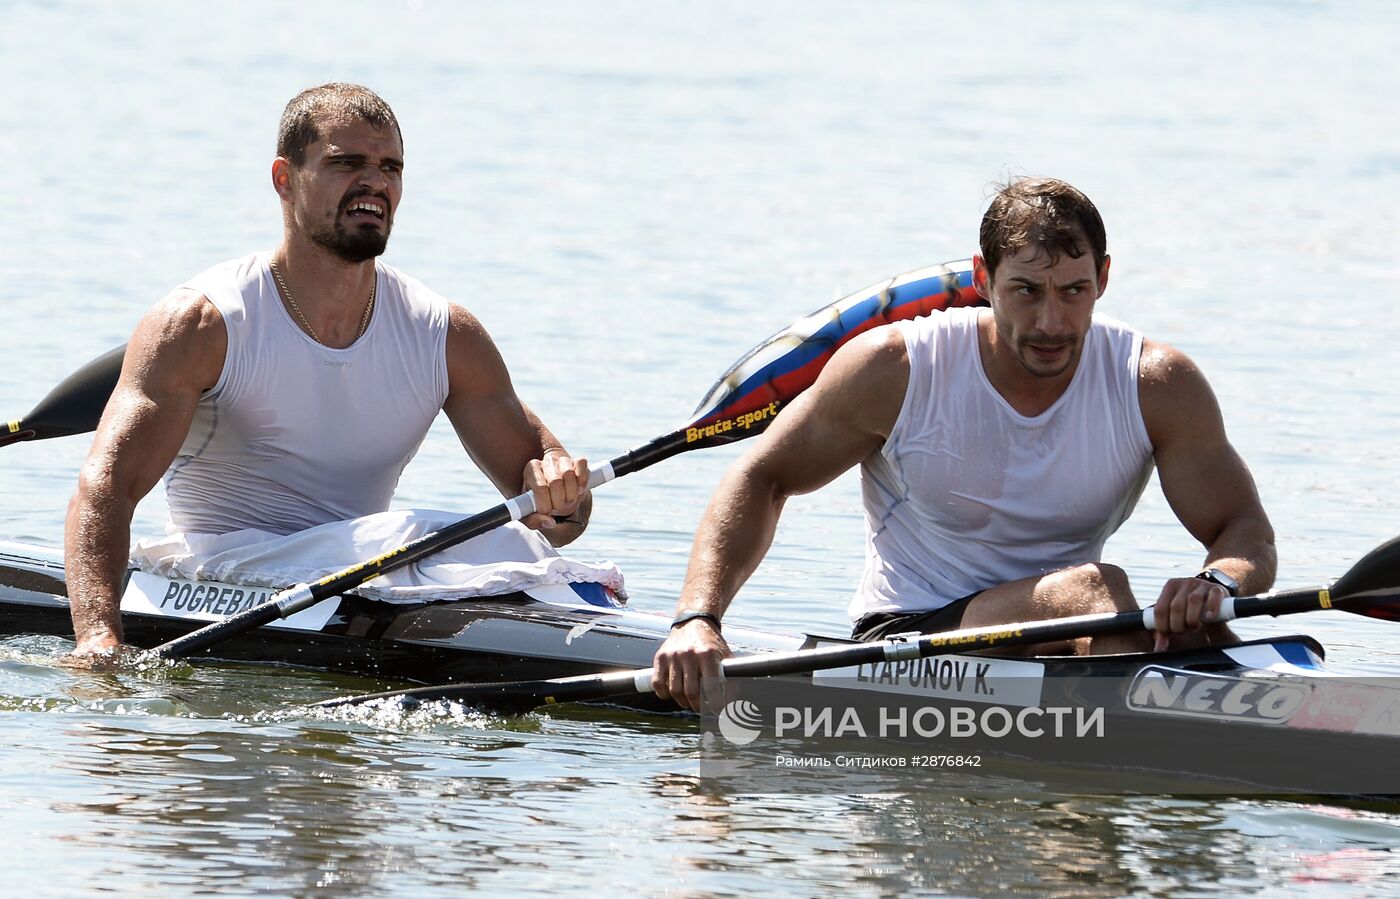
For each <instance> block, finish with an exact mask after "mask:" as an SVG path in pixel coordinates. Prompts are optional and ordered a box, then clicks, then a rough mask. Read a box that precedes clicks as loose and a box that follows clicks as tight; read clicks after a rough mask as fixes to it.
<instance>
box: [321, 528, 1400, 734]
mask: <svg viewBox="0 0 1400 899" xmlns="http://www.w3.org/2000/svg"><path fill="white" fill-rule="evenodd" d="M1323 609H1337V610H1340V611H1344V612H1354V613H1356V614H1358V615H1366V616H1369V617H1372V618H1382V619H1385V620H1387V621H1396V620H1400V537H1397V538H1395V539H1393V540H1390V541H1388V542H1387V543H1384V544H1382V545H1381V546H1378V547H1376V548H1375V549H1373V550H1371V551H1370V552H1369V553H1367V554H1366V555H1365V556H1363V557H1362V558H1361V559H1360V560H1359V561H1357V563H1356V564H1355V565H1353V566H1352V567H1351V569H1350V570H1349V571H1348V572H1347V573H1346V574H1344V575H1342V576H1341V577H1340V578H1338V579H1337V581H1336V583H1334V584H1333V585H1332V586H1331V587H1310V588H1307V589H1302V590H1281V591H1276V592H1273V593H1265V594H1261V595H1259V596H1241V597H1237V598H1226V600H1225V601H1224V603H1222V604H1221V609H1220V618H1219V619H1218V620H1219V621H1231V620H1234V619H1236V618H1250V617H1254V616H1258V615H1289V614H1294V613H1298V612H1316V611H1320V610H1323ZM1153 618H1154V616H1153V610H1152V609H1150V608H1148V609H1142V610H1139V611H1136V612H1105V613H1101V614H1096V615H1076V616H1074V617H1071V618H1058V619H1050V620H1047V621H1032V622H1027V623H1024V624H1007V625H996V626H992V627H979V628H969V629H967V630H958V631H946V632H944V633H939V634H928V635H925V636H920V637H910V638H900V637H896V638H893V639H889V640H884V641H880V642H871V643H854V644H840V645H836V646H824V647H820V648H818V649H800V650H796V651H793V652H775V653H759V654H757V655H749V656H739V657H735V658H729V659H725V661H724V663H723V667H724V675H725V677H772V676H776V675H783V674H805V673H807V672H811V671H825V670H830V669H832V668H846V667H849V666H852V665H870V664H877V663H880V662H900V661H906V660H909V659H918V658H923V657H925V656H931V655H935V654H937V653H940V652H977V651H980V650H987V649H999V648H1001V647H1005V646H1025V645H1028V644H1032V643H1044V642H1048V641H1050V640H1069V639H1074V638H1077V637H1091V636H1096V635H1099V634H1116V633H1127V632H1131V631H1137V630H1152V629H1153ZM652 671H653V669H651V668H641V669H637V670H633V671H614V672H609V673H606V674H585V675H578V676H575V677H562V678H557V679H554V680H542V681H511V682H506V683H488V684H446V685H442V686H436V687H414V688H412V689H407V690H393V691H390V692H387V693H371V694H366V695H363V696H348V697H343V698H340V699H328V700H326V701H324V702H318V703H316V704H315V707H322V708H336V707H340V706H348V705H360V704H362V703H366V702H373V701H376V700H397V701H399V702H401V703H402V704H403V705H404V706H405V707H406V708H414V707H416V706H418V705H421V704H422V703H424V702H433V701H437V700H451V701H453V702H460V703H463V704H465V705H471V706H480V707H484V708H494V709H501V710H518V711H524V710H528V709H532V708H535V707H537V706H541V705H553V704H555V703H561V702H584V701H588V700H599V699H606V698H608V697H610V696H623V695H627V694H638V693H649V692H651V681H652Z"/></svg>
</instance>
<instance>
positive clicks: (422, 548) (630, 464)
mask: <svg viewBox="0 0 1400 899" xmlns="http://www.w3.org/2000/svg"><path fill="white" fill-rule="evenodd" d="M766 425H767V422H766V421H765V422H760V423H757V424H755V425H754V426H753V427H751V428H750V429H748V430H745V431H740V432H738V433H739V434H741V435H742V436H751V435H753V434H756V433H758V432H759V431H761V430H762V429H763V427H765V426H766ZM692 430H693V429H692V428H691V427H689V426H688V427H685V428H680V429H678V430H676V431H673V432H671V433H670V434H667V435H665V436H664V437H658V438H657V439H655V440H653V441H651V442H650V443H647V444H645V445H643V446H639V447H637V448H636V449H633V450H629V451H627V452H625V453H623V454H622V455H620V456H618V457H617V458H615V459H613V460H612V461H610V462H608V464H607V465H606V466H604V467H603V468H602V469H600V470H599V475H600V476H601V481H600V482H599V483H597V484H594V482H593V479H592V478H591V477H590V479H589V486H590V488H591V487H593V486H602V484H606V483H607V482H608V481H611V480H614V479H616V478H620V477H622V476H623V475H625V474H630V473H632V472H634V471H640V470H641V469H643V468H646V467H648V466H651V465H655V464H656V463H657V462H660V461H662V460H663V459H669V458H670V457H671V456H675V455H678V454H680V453H683V452H685V451H687V450H691V449H698V448H700V447H704V446H710V445H713V444H714V443H725V442H729V441H731V440H735V439H740V438H739V437H729V436H728V433H727V432H726V433H724V434H721V435H720V436H717V437H711V438H705V437H701V438H699V439H691V436H692V434H691V433H690V432H691V431H692ZM525 496H528V494H526V495H525ZM525 496H522V497H517V498H516V499H515V500H513V501H512V502H519V501H520V500H521V499H524V498H525ZM531 499H533V498H531ZM530 506H531V510H533V502H531V503H530ZM526 514H528V512H527V513H526ZM517 517H523V516H517V515H515V514H513V513H512V507H511V503H501V504H500V505H498V506H495V507H494V508H491V509H487V510H486V511H485V512H480V513H478V514H476V515H473V516H471V517H470V518H464V519H462V520H461V521H457V522H454V523H453V524H451V525H448V526H447V527H445V528H443V529H442V530H439V531H434V532H433V533H431V534H425V535H424V536H422V537H419V538H418V539H417V540H413V541H411V542H409V543H405V544H404V545H403V546H400V547H398V548H396V549H392V550H390V551H389V552H386V553H384V554H383V555H380V556H375V557H374V558H372V559H368V560H366V561H364V562H360V563H358V564H356V565H352V566H351V567H349V568H345V569H343V570H341V571H337V572H335V573H333V574H329V575H327V576H326V577H324V578H321V579H320V580H319V581H316V582H314V583H311V584H303V585H298V586H296V587H289V588H287V589H286V590H282V591H279V592H278V593H276V594H274V595H273V596H272V597H271V598H270V599H268V601H267V602H265V603H263V604H261V605H257V606H254V607H253V608H251V609H247V610H245V611H243V612H239V613H238V614H236V615H233V616H230V617H228V618H225V619H223V620H222V621H215V622H213V623H211V624H208V625H205V626H204V627H201V628H199V629H198V630H195V631H191V632H190V633H188V634H185V635H184V636H182V637H176V638H175V639H174V640H171V641H169V642H168V643H163V644H161V645H160V646H157V647H156V648H155V650H154V651H155V653H156V654H157V655H159V656H161V657H162V658H167V659H178V658H183V657H185V656H188V655H191V654H193V653H196V652H199V651H201V650H204V649H208V648H209V647H211V646H213V645H215V644H217V643H221V642H223V641H224V640H227V639H229V638H230V637H235V636H237V635H238V634H241V633H244V632H246V631H250V630H252V629H253V628H256V627H261V626H262V625H264V624H269V623H271V622H273V621H276V620H278V619H279V618H286V617H287V616H289V615H293V614H295V613H297V612H300V611H301V610H302V609H306V608H310V607H311V606H313V605H315V604H316V603H318V602H321V601H322V600H326V599H329V598H331V597H332V596H338V595H340V594H341V593H344V592H345V591H347V590H353V589H354V588H355V587H358V586H360V585H361V584H363V583H365V582H366V581H368V580H371V579H373V578H376V577H378V576H379V575H381V574H385V573H387V572H390V571H394V570H395V569H398V568H402V567H403V566H405V565H411V564H413V563H414V562H417V561H418V560H419V559H423V558H425V557H427V556H430V555H432V554H433V553H436V552H440V551H442V550H444V549H447V548H448V547H451V546H456V545H457V544H459V543H464V542H466V541H467V540H470V539H472V538H473V537H477V536H479V535H481V534H484V533H486V532H487V531H491V530H495V529H496V528H498V527H500V526H501V525H503V524H506V523H507V522H509V521H512V520H514V519H516V518H517Z"/></svg>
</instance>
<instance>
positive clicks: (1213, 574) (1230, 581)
mask: <svg viewBox="0 0 1400 899" xmlns="http://www.w3.org/2000/svg"><path fill="white" fill-rule="evenodd" d="M1196 577H1198V578H1200V579H1201V580H1203V581H1210V582H1211V583H1212V584H1219V585H1220V586H1222V587H1224V588H1225V589H1226V590H1227V591H1228V592H1229V594H1230V595H1231V596H1238V595H1239V592H1240V585H1239V582H1238V581H1236V580H1235V579H1234V578H1232V577H1230V576H1229V575H1228V574H1226V573H1225V572H1223V571H1221V570H1220V569H1219V568H1207V569H1206V570H1205V571H1202V572H1201V573H1200V574H1198V575H1196Z"/></svg>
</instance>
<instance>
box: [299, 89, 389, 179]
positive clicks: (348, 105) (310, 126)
mask: <svg viewBox="0 0 1400 899" xmlns="http://www.w3.org/2000/svg"><path fill="white" fill-rule="evenodd" d="M336 115H339V116H346V117H353V118H357V119H362V120H364V121H366V122H368V123H370V124H371V125H373V126H374V127H376V128H385V127H388V126H390V125H392V126H393V127H394V133H396V134H397V135H398V136H399V145H400V146H403V132H402V131H400V130H399V120H398V119H396V118H394V111H393V110H392V109H390V108H389V104H388V103H385V102H384V100H383V98H382V97H380V96H379V95H378V94H376V93H375V92H374V91H372V90H370V89H369V88H367V87H365V86H363V85H359V84H346V83H344V82H341V81H332V82H331V83H329V84H322V85H320V86H319V87H310V88H307V89H306V90H304V91H302V92H301V93H299V94H297V95H296V96H295V97H293V98H292V99H291V101H290V102H289V103H287V108H286V109H284V110H282V121H281V122H279V123H278V125H277V155H278V156H282V157H285V158H287V159H289V160H291V162H292V165H304V164H305V163H306V148H307V147H309V146H311V144H312V143H314V142H315V141H316V140H318V139H320V137H321V131H320V127H319V126H320V125H321V124H323V123H324V122H325V120H326V119H328V118H331V117H332V116H336Z"/></svg>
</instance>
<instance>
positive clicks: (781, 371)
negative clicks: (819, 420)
mask: <svg viewBox="0 0 1400 899" xmlns="http://www.w3.org/2000/svg"><path fill="white" fill-rule="evenodd" d="M981 304H982V300H981V298H980V297H979V296H978V295H977V291H976V289H975V288H974V287H973V286H972V260H970V259H963V260H960V261H957V262H948V263H945V264H943V265H931V266H928V267H927V268H921V269H915V270H914V271H911V272H905V273H904V274H902V275H898V276H896V277H894V278H891V279H889V280H888V281H883V282H881V283H879V284H876V285H873V286H871V287H868V288H866V289H865V290H859V291H856V292H855V293H853V294H851V295H850V296H847V297H844V298H842V299H840V300H837V301H836V302H834V303H832V304H830V305H829V306H823V307H822V308H820V309H818V310H817V311H815V312H813V313H812V314H810V315H807V316H804V317H802V318H800V319H798V320H797V321H795V322H793V323H792V324H791V325H789V326H788V327H787V328H785V329H783V330H782V331H779V332H778V333H776V334H774V335H773V336H772V337H769V338H768V339H767V340H765V341H763V342H762V343H760V344H759V345H758V346H756V347H754V348H753V349H752V350H749V351H748V352H747V353H745V354H744V356H743V357H742V358H740V359H739V361H738V362H736V363H734V365H733V366H731V367H730V369H729V370H728V371H727V372H725V373H724V374H723V375H722V376H721V377H720V379H719V380H718V381H716V382H715V385H714V386H713V387H711V388H710V391H709V393H707V394H706V395H705V399H704V401H703V402H701V403H700V405H699V406H698V407H697V408H696V410H695V412H696V417H695V420H694V422H693V423H692V425H691V427H690V428H689V429H687V440H688V441H689V442H691V443H695V442H702V445H713V444H718V443H730V442H732V441H736V440H742V439H744V438H745V437H752V436H753V435H754V434H756V433H758V432H760V431H762V430H763V429H764V428H766V427H768V425H769V423H771V422H772V421H773V418H774V417H775V416H776V415H777V414H778V412H779V411H780V410H781V409H782V408H783V406H785V405H786V404H787V403H789V402H791V401H792V400H793V399H795V398H796V397H797V395H798V394H800V393H802V391H804V390H806V389H807V388H808V387H811V386H812V384H813V383H815V382H816V380H817V375H818V374H820V373H821V370H822V368H823V367H824V366H825V365H826V363H827V362H828V361H830V359H831V357H832V355H833V354H834V353H835V352H836V351H837V350H838V349H840V348H841V347H842V346H843V345H844V344H845V343H846V342H847V341H849V340H850V339H851V338H853V337H855V336H856V335H858V334H862V333H864V332H866V331H869V330H870V329H871V328H875V327H878V326H880V325H886V324H889V323H890V322H895V321H901V320H905V319H911V318H916V317H918V316H921V315H928V314H929V313H930V312H934V311H937V310H941V309H948V308H951V307H953V306H976V305H981Z"/></svg>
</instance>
